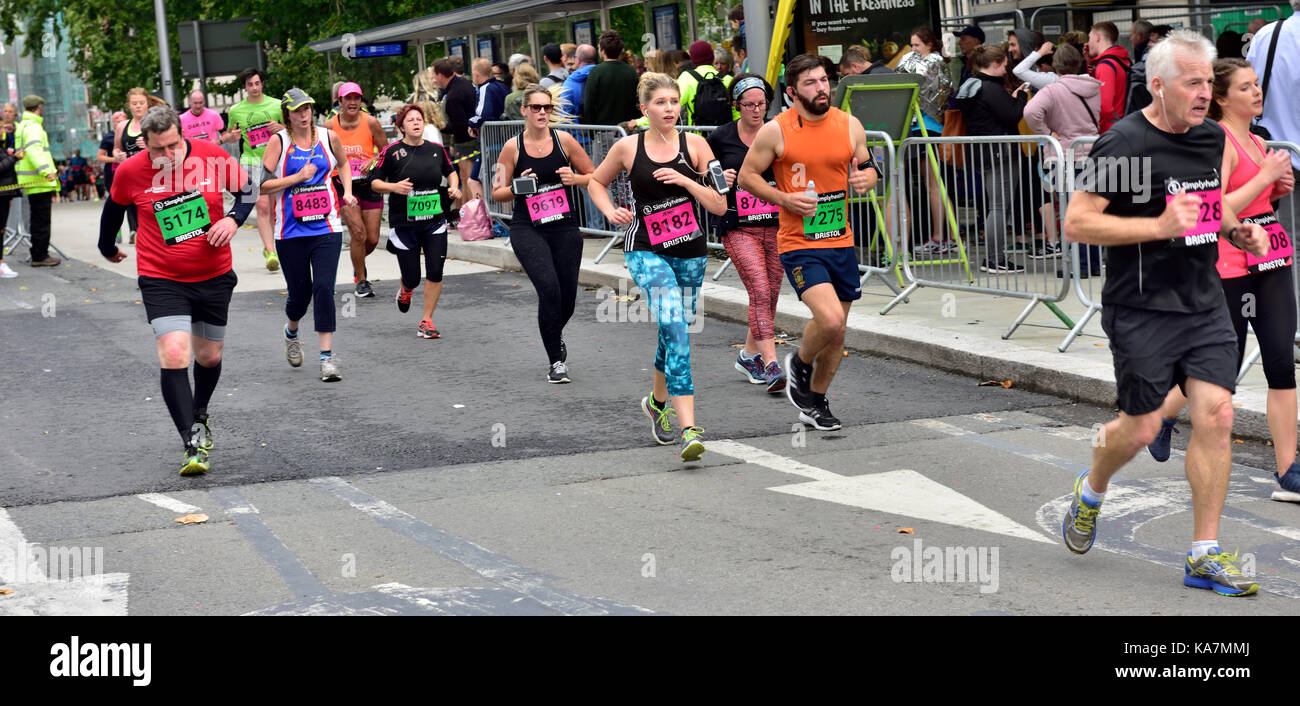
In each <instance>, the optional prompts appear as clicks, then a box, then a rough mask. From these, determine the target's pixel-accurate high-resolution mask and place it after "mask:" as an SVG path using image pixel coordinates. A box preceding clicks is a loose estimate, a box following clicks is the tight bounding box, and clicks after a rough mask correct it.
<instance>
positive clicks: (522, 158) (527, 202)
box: [510, 128, 578, 229]
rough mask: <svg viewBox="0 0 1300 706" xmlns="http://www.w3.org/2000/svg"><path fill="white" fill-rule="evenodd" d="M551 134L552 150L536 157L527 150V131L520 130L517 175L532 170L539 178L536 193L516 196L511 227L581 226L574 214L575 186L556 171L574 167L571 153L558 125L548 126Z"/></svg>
mask: <svg viewBox="0 0 1300 706" xmlns="http://www.w3.org/2000/svg"><path fill="white" fill-rule="evenodd" d="M548 130H549V132H550V133H551V144H552V146H551V151H550V153H549V154H547V155H546V156H545V157H533V156H531V155H529V154H528V151H527V150H525V149H524V134H523V133H519V137H518V138H516V139H517V140H518V141H519V145H518V147H519V156H518V157H516V158H515V172H514V174H512V175H511V177H512V178H513V177H517V176H519V175H520V174H521V173H523V171H524V170H525V169H532V170H533V173H532V174H531V175H530V176H533V177H535V178H536V179H537V193H536V194H533V195H531V196H515V207H514V210H512V211H511V212H510V225H511V226H520V225H523V226H531V227H533V228H542V229H551V228H574V227H576V226H577V225H578V222H577V220H576V219H575V218H574V213H575V211H576V210H577V208H578V202H577V200H576V199H575V198H574V190H573V187H568V186H565V185H564V182H562V181H560V175H559V174H557V173H556V171H557V170H558V169H559V168H560V167H570V168H571V167H572V165H570V164H569V156H568V155H567V154H565V153H564V148H563V147H561V146H560V134H559V132H557V131H556V130H555V128H548Z"/></svg>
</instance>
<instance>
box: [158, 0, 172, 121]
mask: <svg viewBox="0 0 1300 706" xmlns="http://www.w3.org/2000/svg"><path fill="white" fill-rule="evenodd" d="M153 19H154V24H155V25H156V26H157V29H158V61H159V63H160V64H161V67H160V68H161V69H162V90H163V100H165V101H167V105H169V106H171V107H173V108H175V107H176V90H175V89H174V88H173V87H172V55H171V47H170V46H169V45H168V44H167V10H166V8H164V7H163V0H153Z"/></svg>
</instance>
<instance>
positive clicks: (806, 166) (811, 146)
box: [772, 108, 853, 253]
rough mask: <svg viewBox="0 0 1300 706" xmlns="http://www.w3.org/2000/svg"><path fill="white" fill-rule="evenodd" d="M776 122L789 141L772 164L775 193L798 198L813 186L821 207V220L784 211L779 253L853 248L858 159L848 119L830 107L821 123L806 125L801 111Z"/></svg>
mask: <svg viewBox="0 0 1300 706" xmlns="http://www.w3.org/2000/svg"><path fill="white" fill-rule="evenodd" d="M775 122H776V124H777V125H780V126H781V138H782V140H784V142H785V148H784V150H783V154H782V155H781V156H780V157H778V158H777V159H776V160H775V161H773V162H772V171H773V174H775V175H776V188H778V189H780V190H781V191H784V192H786V193H788V194H799V193H803V192H804V191H805V190H806V189H807V188H808V182H810V181H811V182H813V188H814V189H816V190H817V202H818V203H817V213H816V215H814V216H811V217H809V218H805V217H803V216H800V215H798V214H795V213H792V212H790V211H787V210H785V209H781V227H780V229H779V230H778V231H777V238H776V249H777V251H778V252H782V253H784V252H789V251H791V250H805V249H808V248H843V247H849V246H852V245H853V231H852V230H851V229H850V228H849V222H848V186H849V163H850V162H851V161H852V159H853V144H852V142H851V136H850V134H849V114H848V113H845V112H844V111H842V110H840V109H839V108H831V109H830V110H829V111H828V112H827V113H826V117H825V118H822V119H821V120H804V119H803V118H802V117H801V116H800V115H799V111H798V110H797V109H796V110H787V111H785V112H784V113H781V114H780V115H778V116H777V117H776V121H775Z"/></svg>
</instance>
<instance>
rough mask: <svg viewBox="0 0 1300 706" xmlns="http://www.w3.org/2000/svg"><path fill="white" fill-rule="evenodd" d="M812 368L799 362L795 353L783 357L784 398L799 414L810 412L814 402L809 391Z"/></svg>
mask: <svg viewBox="0 0 1300 706" xmlns="http://www.w3.org/2000/svg"><path fill="white" fill-rule="evenodd" d="M812 368H813V366H811V365H809V364H807V363H805V362H803V361H802V360H799V356H798V354H796V353H787V354H786V356H785V374H786V384H785V396H786V399H788V400H790V404H792V405H794V406H795V407H798V408H799V411H800V412H809V411H812V407H813V402H814V400H813V396H812V390H811V389H809V386H810V385H811V384H812Z"/></svg>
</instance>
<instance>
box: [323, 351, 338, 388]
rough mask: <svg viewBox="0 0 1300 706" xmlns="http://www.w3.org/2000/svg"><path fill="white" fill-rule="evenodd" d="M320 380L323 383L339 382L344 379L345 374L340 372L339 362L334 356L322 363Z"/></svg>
mask: <svg viewBox="0 0 1300 706" xmlns="http://www.w3.org/2000/svg"><path fill="white" fill-rule="evenodd" d="M320 379H321V382H338V381H339V380H342V379H343V374H342V373H340V372H339V364H338V361H336V360H334V358H333V356H331V357H329V358H326V359H325V360H322V361H321V362H320Z"/></svg>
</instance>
